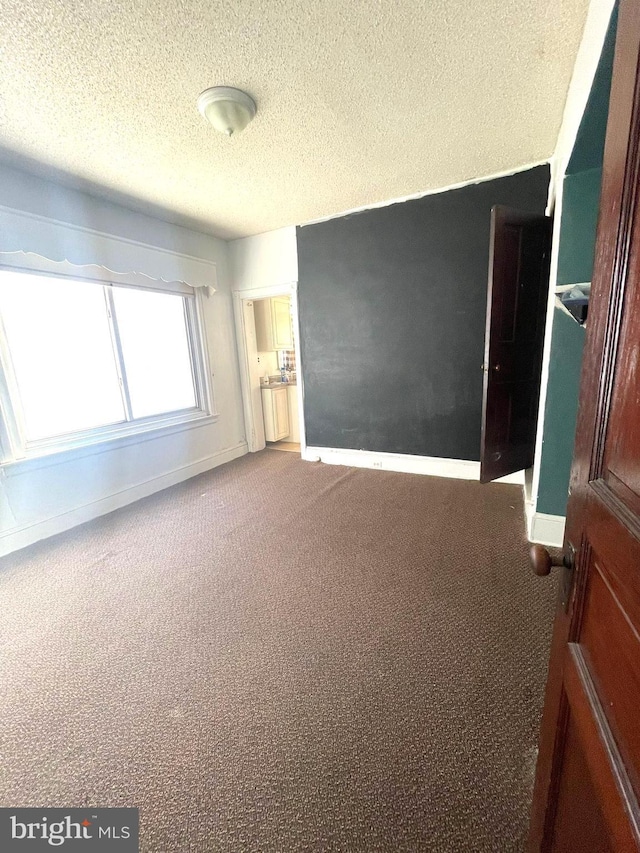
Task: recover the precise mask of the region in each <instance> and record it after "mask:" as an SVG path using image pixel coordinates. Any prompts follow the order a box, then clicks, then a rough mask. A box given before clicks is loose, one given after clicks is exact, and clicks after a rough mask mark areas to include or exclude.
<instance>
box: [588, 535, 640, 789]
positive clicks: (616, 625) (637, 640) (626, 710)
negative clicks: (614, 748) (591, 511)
mask: <svg viewBox="0 0 640 853" xmlns="http://www.w3.org/2000/svg"><path fill="white" fill-rule="evenodd" d="M591 553H592V554H593V551H592V552H591ZM603 625H606V632H605V631H603V630H602V626H603ZM579 642H580V647H581V649H582V651H583V653H584V656H585V660H586V661H587V664H588V667H589V671H590V672H591V675H592V677H593V681H594V683H595V685H596V690H597V692H598V696H599V698H600V702H601V704H602V707H603V709H604V714H605V716H606V718H607V722H608V723H609V726H610V727H611V732H612V736H613V737H614V738H615V741H616V743H617V745H618V749H619V750H620V754H621V755H622V758H623V761H624V762H625V765H626V767H627V772H628V774H629V778H630V780H631V783H632V785H633V788H634V790H635V793H636V797H637V796H640V776H639V775H638V769H637V768H636V767H635V765H634V756H636V755H639V754H640V720H639V718H638V713H639V709H638V696H640V668H639V667H638V663H637V662H638V660H640V637H639V636H638V633H637V631H636V629H635V627H634V626H633V625H632V624H631V621H630V620H629V617H628V614H627V613H625V611H624V609H623V608H622V606H621V605H620V602H619V601H618V600H617V599H616V597H615V594H614V592H613V590H612V588H611V587H610V586H609V584H608V583H607V580H606V570H604V568H603V567H602V565H601V564H599V561H598V559H597V558H596V557H595V556H593V558H592V565H591V567H590V570H589V581H588V588H587V592H586V599H585V605H584V613H583V617H582V625H581V629H580V638H579Z"/></svg>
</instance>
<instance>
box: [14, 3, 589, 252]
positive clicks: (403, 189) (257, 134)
mask: <svg viewBox="0 0 640 853" xmlns="http://www.w3.org/2000/svg"><path fill="white" fill-rule="evenodd" d="M587 6H588V0H507V2H505V0H482V2H472V0H413V2H407V0H347V2H345V0H319V2H314V3H312V2H310V1H309V0H260V2H257V1H256V0H254V1H253V2H251V0H155V2H154V0H136V2H130V0H84V1H83V2H82V0H62V2H61V0H5V2H3V3H2V4H1V6H0V146H2V149H3V152H4V154H3V156H4V158H5V159H9V160H10V159H11V158H12V157H18V158H27V159H28V160H29V161H31V162H35V163H39V164H41V166H40V171H41V172H42V171H43V169H44V168H47V169H48V168H51V167H53V169H55V170H61V172H62V173H68V174H69V175H76V176H78V178H79V179H81V180H82V181H83V182H86V183H88V185H91V186H93V187H95V188H99V189H100V190H103V191H104V193H105V194H106V195H107V196H109V195H114V194H116V195H118V196H119V197H126V198H129V199H130V200H131V202H132V204H133V206H140V205H142V206H144V205H150V206H151V205H153V206H154V207H156V208H162V209H166V210H172V211H174V212H175V215H176V216H178V217H179V218H181V219H182V220H183V221H184V222H185V223H187V222H188V223H190V224H192V225H196V226H197V227H199V228H200V229H201V230H207V231H212V232H213V233H215V234H218V235H219V236H222V237H236V236H244V235H247V234H255V233H258V232H262V231H268V230H271V229H273V228H277V227H279V226H283V225H291V224H298V223H302V222H307V221H309V220H312V219H317V218H321V217H323V216H329V215H332V214H335V213H339V212H340V211H344V210H349V209H353V208H356V207H361V206H366V205H369V204H375V203H379V202H382V201H384V200H387V199H393V198H398V197H401V196H404V195H409V194H413V193H419V192H424V191H427V190H430V189H436V188H439V187H443V186H447V185H450V184H454V183H458V182H461V181H465V180H469V179H473V178H477V177H482V176H486V175H490V174H494V173H497V172H501V171H505V170H508V169H515V168H518V167H520V166H523V165H525V164H529V163H533V162H538V161H541V160H545V159H547V158H548V157H550V156H551V154H552V153H553V150H554V147H555V143H556V137H557V134H558V129H559V127H560V120H561V116H562V110H563V106H564V101H565V97H566V92H567V88H568V85H569V80H570V77H571V70H572V67H573V63H574V60H575V56H576V53H577V49H578V44H579V41H580V37H581V34H582V28H583V25H584V20H585V16H586V11H587ZM214 85H231V86H237V87H239V88H242V89H246V90H247V91H248V92H249V93H250V94H251V95H252V96H253V97H254V98H255V100H256V102H257V104H258V115H257V116H256V118H255V119H254V121H253V122H252V123H251V124H250V125H249V127H248V128H247V129H246V130H245V131H244V132H243V133H242V134H241V135H240V136H237V137H232V138H231V139H228V138H226V137H224V136H221V135H219V134H217V133H216V132H215V131H214V130H213V129H212V128H211V127H210V126H209V125H208V124H207V123H206V122H205V121H204V120H203V119H202V117H201V116H200V115H199V113H198V112H197V109H196V98H197V96H198V94H199V93H200V92H201V91H202V90H203V89H205V88H207V87H209V86H214ZM54 174H55V173H54Z"/></svg>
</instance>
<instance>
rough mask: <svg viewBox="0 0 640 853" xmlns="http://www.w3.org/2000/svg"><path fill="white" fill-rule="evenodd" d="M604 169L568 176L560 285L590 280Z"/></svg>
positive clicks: (559, 267) (563, 211)
mask: <svg viewBox="0 0 640 853" xmlns="http://www.w3.org/2000/svg"><path fill="white" fill-rule="evenodd" d="M601 182H602V169H601V168H600V169H589V170H588V171H586V172H578V173H577V174H575V175H567V176H566V178H565V179H564V187H563V192H562V224H561V231H560V246H559V254H558V284H559V285H560V284H578V283H580V282H583V281H591V274H592V272H593V255H594V251H595V247H596V225H597V220H598V207H599V205H600V184H601Z"/></svg>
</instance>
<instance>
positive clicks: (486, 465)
mask: <svg viewBox="0 0 640 853" xmlns="http://www.w3.org/2000/svg"><path fill="white" fill-rule="evenodd" d="M490 239H491V243H490V255H489V288H488V297H487V325H486V334H485V356H484V364H483V370H484V385H483V400H482V438H481V450H480V480H481V482H483V483H487V482H489V481H490V480H495V479H497V478H498V477H503V476H505V475H506V474H511V473H513V472H514V471H521V470H523V469H524V468H529V467H530V466H531V465H533V454H534V446H535V440H536V423H537V416H538V401H539V396H540V373H541V369H542V347H543V341H544V320H545V313H546V306H547V294H548V291H549V259H550V255H551V220H550V219H549V218H548V217H546V216H540V215H538V214H531V213H524V212H522V211H519V210H513V209H511V208H508V207H500V206H497V207H494V208H493V209H492V211H491V238H490Z"/></svg>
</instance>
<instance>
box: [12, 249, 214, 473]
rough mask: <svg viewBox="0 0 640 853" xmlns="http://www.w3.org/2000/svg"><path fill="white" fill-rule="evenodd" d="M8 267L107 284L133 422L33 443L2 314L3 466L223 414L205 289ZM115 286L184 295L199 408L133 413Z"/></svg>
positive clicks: (120, 442) (132, 439)
mask: <svg viewBox="0 0 640 853" xmlns="http://www.w3.org/2000/svg"><path fill="white" fill-rule="evenodd" d="M4 270H10V271H11V272H22V273H28V274H31V275H34V274H35V275H41V276H44V277H47V278H62V279H71V280H75V281H79V280H86V281H87V284H88V286H92V285H97V286H99V287H102V289H103V293H104V296H105V300H106V303H107V313H108V319H109V326H110V330H111V336H112V343H113V345H114V349H115V350H116V352H117V354H118V358H117V359H116V362H117V370H118V376H119V379H120V387H121V393H122V395H123V402H124V406H125V411H126V415H127V418H128V420H126V421H120V422H118V423H116V424H109V425H106V426H100V427H94V428H92V429H87V430H79V431H77V432H70V433H66V434H63V435H58V436H54V437H51V438H43V439H38V440H32V441H29V440H28V439H27V436H26V429H25V424H24V422H23V420H22V415H21V411H20V406H19V404H17V403H16V402H15V401H17V400H18V399H19V392H18V384H17V381H16V377H15V374H14V371H13V367H12V362H11V354H10V352H9V345H8V341H7V336H6V334H5V330H4V327H3V324H2V318H1V317H0V469H2V468H6V467H7V466H11V465H15V464H20V465H23V464H25V463H32V464H33V463H35V465H36V466H39V465H40V464H42V463H44V464H47V463H48V462H50V461H55V460H56V458H57V457H59V455H60V454H65V458H67V456H68V455H69V454H72V455H74V456H84V455H88V454H90V453H94V452H96V450H98V449H100V447H101V446H104V449H107V448H111V447H113V446H114V444H115V445H117V446H124V445H127V444H132V443H136V442H139V441H140V440H143V439H145V438H157V437H159V436H161V435H165V434H170V433H173V432H179V431H182V430H185V429H190V428H192V427H197V426H203V425H204V424H207V423H214V422H215V421H217V420H218V415H217V414H216V413H215V409H214V397H213V387H212V373H211V361H210V358H209V351H208V346H207V335H206V329H205V324H204V319H203V304H202V300H203V294H202V290H203V289H202V288H189V289H188V290H187V289H185V288H186V286H183V285H180V283H176V284H173V285H172V284H165V283H164V282H156V281H154V282H152V283H149V280H148V279H146V278H145V279H143V278H142V277H141V276H139V275H136V274H127V275H118V276H114V275H111V276H109V277H108V278H107V277H105V276H104V275H101V274H97V275H88V274H86V273H85V272H84V271H83V272H81V273H79V274H76V273H75V272H73V273H69V274H67V273H60V272H54V271H49V270H43V269H29V268H25V267H16V266H13V265H2V264H0V272H2V271H4ZM114 287H128V288H133V289H136V290H149V291H152V292H156V293H172V294H174V295H178V296H181V297H183V300H184V301H183V306H184V310H185V320H186V323H185V326H186V329H187V339H188V343H189V351H190V356H191V369H192V377H193V386H194V392H195V397H196V405H195V406H194V407H191V408H189V409H180V410H177V411H173V412H165V413H163V414H159V415H152V416H149V417H144V418H137V419H134V418H133V417H132V412H131V400H130V396H129V392H128V388H127V382H126V376H123V375H122V374H121V371H120V364H121V362H122V348H121V345H120V339H119V334H118V328H117V321H116V318H115V311H114V308H113V288H114Z"/></svg>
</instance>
